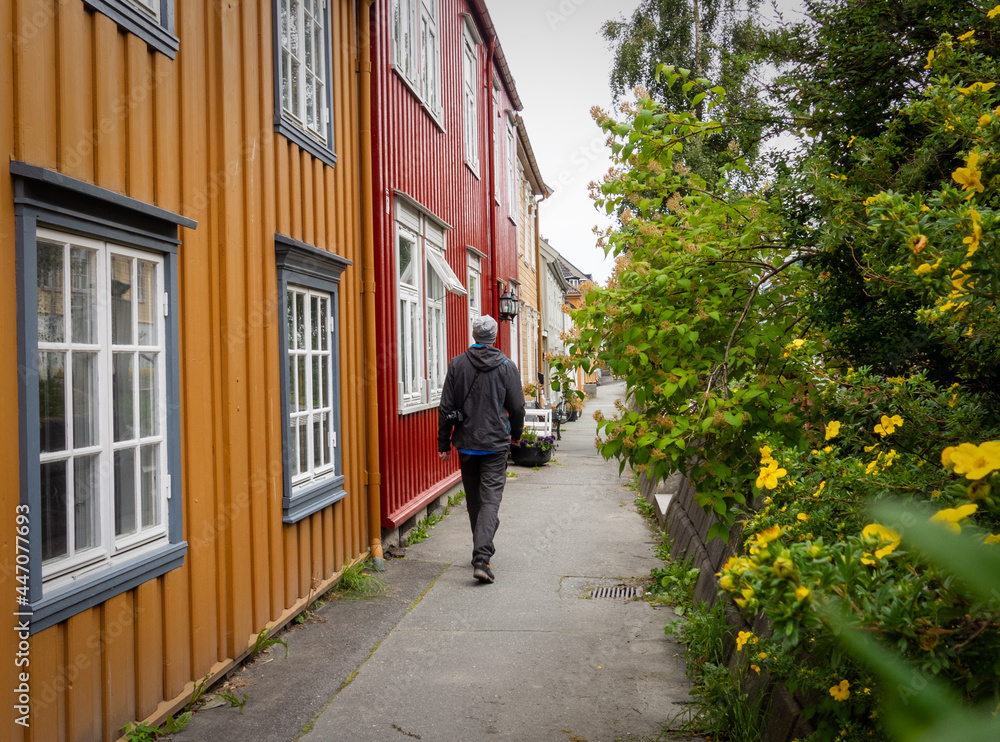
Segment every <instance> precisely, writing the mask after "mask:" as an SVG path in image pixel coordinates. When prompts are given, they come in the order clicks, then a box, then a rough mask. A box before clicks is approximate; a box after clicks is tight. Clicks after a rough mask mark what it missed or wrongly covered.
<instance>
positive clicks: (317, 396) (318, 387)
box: [312, 355, 323, 409]
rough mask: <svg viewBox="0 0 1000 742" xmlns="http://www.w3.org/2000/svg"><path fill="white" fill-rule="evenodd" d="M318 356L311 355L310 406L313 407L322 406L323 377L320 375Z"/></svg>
mask: <svg viewBox="0 0 1000 742" xmlns="http://www.w3.org/2000/svg"><path fill="white" fill-rule="evenodd" d="M321 373H322V370H321V369H320V357H319V356H318V355H315V356H313V357H312V406H313V409H316V408H318V407H322V406H323V392H322V389H323V377H322V376H321V375H320V374H321Z"/></svg>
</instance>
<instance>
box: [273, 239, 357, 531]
mask: <svg viewBox="0 0 1000 742" xmlns="http://www.w3.org/2000/svg"><path fill="white" fill-rule="evenodd" d="M274 253H275V259H276V261H277V265H278V306H279V307H280V308H281V312H280V316H281V321H280V322H279V329H278V337H279V345H280V353H281V359H280V366H281V455H282V461H283V462H284V466H283V469H284V472H283V481H284V496H283V498H282V501H281V505H282V511H283V515H282V520H283V521H284V522H285V523H297V522H298V521H300V520H302V519H303V518H306V517H307V516H310V515H312V514H313V513H316V512H318V511H320V510H322V509H323V508H325V507H328V506H330V505H332V504H333V503H335V502H337V500H340V499H341V498H343V497H345V496H346V495H347V491H346V490H345V489H344V475H343V467H342V458H341V449H342V448H343V443H342V441H343V438H342V437H341V435H340V302H339V300H338V294H339V287H340V275H341V273H343V272H344V269H345V268H347V267H348V266H350V265H352V263H351V261H350V260H347V259H346V258H342V257H340V256H339V255H334V254H333V253H330V252H327V251H326V250H320V249H319V248H316V247H313V246H312V245H307V244H306V243H304V242H299V241H298V240H295V239H292V238H291V237H286V236H285V235H283V234H275V235H274ZM289 285H294V286H303V287H305V288H309V289H316V290H317V291H323V292H326V293H328V294H329V295H330V314H331V316H332V330H333V332H332V335H333V336H332V337H331V338H330V349H331V354H332V357H331V365H332V367H333V388H334V395H335V399H336V403H335V406H334V411H333V425H334V431H335V432H336V434H337V447H336V450H335V451H334V472H335V474H334V475H332V476H328V477H324V478H323V479H321V480H319V481H317V482H315V483H312V484H305V485H301V486H299V487H297V488H296V489H295V490H293V489H292V470H291V466H290V464H289V460H290V444H289V441H288V415H289V409H288V321H287V317H286V316H285V311H286V306H287V304H286V302H285V296H286V294H287V291H288V286H289Z"/></svg>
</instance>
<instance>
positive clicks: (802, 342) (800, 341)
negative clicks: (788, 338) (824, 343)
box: [792, 338, 806, 348]
mask: <svg viewBox="0 0 1000 742" xmlns="http://www.w3.org/2000/svg"><path fill="white" fill-rule="evenodd" d="M805 344H806V341H805V340H803V339H802V338H795V339H794V340H793V341H792V345H794V346H795V347H796V348H801V347H802V346H803V345H805Z"/></svg>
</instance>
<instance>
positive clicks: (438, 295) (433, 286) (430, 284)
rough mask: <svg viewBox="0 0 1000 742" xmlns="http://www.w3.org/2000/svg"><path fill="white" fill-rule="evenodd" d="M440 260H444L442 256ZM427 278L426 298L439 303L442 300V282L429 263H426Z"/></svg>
mask: <svg viewBox="0 0 1000 742" xmlns="http://www.w3.org/2000/svg"><path fill="white" fill-rule="evenodd" d="M441 259H442V260H444V257H443V256H442V258H441ZM427 276H428V280H427V296H428V298H430V299H432V300H435V301H441V300H442V299H444V282H443V281H442V280H441V277H440V276H439V275H438V274H437V271H436V270H434V266H432V265H431V264H430V263H429V262H428V263H427Z"/></svg>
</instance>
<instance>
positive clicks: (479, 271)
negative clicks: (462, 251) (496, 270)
mask: <svg viewBox="0 0 1000 742" xmlns="http://www.w3.org/2000/svg"><path fill="white" fill-rule="evenodd" d="M466 286H467V287H468V290H469V344H470V345H471V344H472V343H473V342H475V339H474V338H473V337H472V324H473V323H474V322H475V321H476V320H477V319H478V318H479V317H481V316H482V313H483V267H482V259H481V258H480V257H479V255H477V254H476V253H474V252H472V251H471V250H470V251H469V252H468V262H467V263H466Z"/></svg>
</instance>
